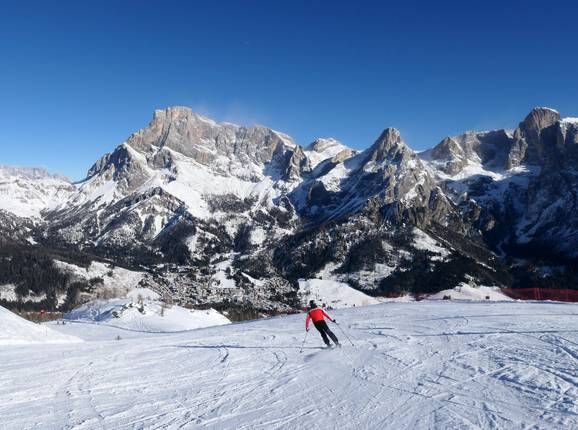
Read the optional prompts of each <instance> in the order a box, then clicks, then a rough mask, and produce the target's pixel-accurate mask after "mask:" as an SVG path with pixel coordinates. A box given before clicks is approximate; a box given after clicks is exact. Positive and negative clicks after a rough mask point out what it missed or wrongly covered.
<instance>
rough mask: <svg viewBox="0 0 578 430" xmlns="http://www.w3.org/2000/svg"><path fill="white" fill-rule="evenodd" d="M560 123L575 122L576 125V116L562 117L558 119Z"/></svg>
mask: <svg viewBox="0 0 578 430" xmlns="http://www.w3.org/2000/svg"><path fill="white" fill-rule="evenodd" d="M560 123H562V124H563V125H566V124H576V125H578V118H572V117H567V118H562V119H561V120H560Z"/></svg>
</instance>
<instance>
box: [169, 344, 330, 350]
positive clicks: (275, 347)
mask: <svg viewBox="0 0 578 430" xmlns="http://www.w3.org/2000/svg"><path fill="white" fill-rule="evenodd" d="M166 348H192V349H222V348H227V349H228V348H230V349H301V347H300V346H252V345H249V346H245V345H227V344H222V345H169V346H167V347H166ZM303 349H325V348H324V347H322V346H304V347H303Z"/></svg>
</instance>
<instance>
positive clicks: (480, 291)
mask: <svg viewBox="0 0 578 430" xmlns="http://www.w3.org/2000/svg"><path fill="white" fill-rule="evenodd" d="M446 296H449V297H451V299H452V300H492V301H512V299H511V298H510V297H508V296H506V295H505V294H504V293H502V290H500V288H499V287H487V286H483V285H482V286H472V285H468V284H466V283H462V284H460V285H458V286H457V287H455V288H453V289H449V290H443V291H440V292H438V293H436V294H432V295H430V296H429V297H428V299H430V300H442V299H443V298H444V297H446ZM486 297H489V299H486Z"/></svg>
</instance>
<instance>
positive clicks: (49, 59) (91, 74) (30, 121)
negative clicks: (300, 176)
mask: <svg viewBox="0 0 578 430" xmlns="http://www.w3.org/2000/svg"><path fill="white" fill-rule="evenodd" d="M577 14H578V6H576V5H574V4H573V2H570V1H568V2H556V1H550V2H544V1H524V2H522V1H510V2H505V1H501V2H494V1H459V2H442V1H440V2H431V1H427V2H426V1H423V2H412V1H403V2H401V1H400V2H391V3H389V2H339V1H327V2H322V1H315V0H309V1H287V2H281V1H251V0H244V1H240V0H239V1H220V2H219V1H214V2H200V1H198V2H197V1H184V0H183V1H162V2H161V1H147V0H139V1H136V0H135V1H128V0H127V1H98V2H96V1H94V2H89V1H74V2H67V1H55V2H45V1H42V2H33V1H22V2H9V3H8V2H4V4H3V7H2V13H1V14H0V40H1V41H2V42H1V43H0V164H16V165H35V166H43V167H46V168H48V169H50V170H53V171H57V172H61V173H64V174H66V175H68V176H69V177H71V178H73V179H81V178H82V177H84V175H85V173H86V171H87V170H88V168H89V167H90V165H91V164H92V163H93V162H94V161H95V160H96V159H97V158H98V157H100V156H101V155H102V154H104V153H105V152H107V151H110V150H112V149H113V148H114V147H115V146H116V145H118V144H119V143H121V142H122V141H123V140H124V139H126V137H127V136H128V135H129V134H130V133H131V132H133V131H135V130H137V129H139V128H142V127H143V126H145V125H146V124H147V123H148V121H149V120H150V118H151V116H152V112H153V110H154V109H156V108H163V107H166V106H170V105H187V106H191V107H192V108H193V109H195V110H197V111H199V112H201V113H203V114H206V115H208V116H210V117H212V118H214V119H216V120H219V121H223V120H227V121H233V122H238V123H242V124H247V125H251V124H253V123H260V124H264V125H267V126H270V127H272V128H275V129H277V130H280V131H283V132H286V133H288V134H290V135H291V136H293V137H294V138H295V139H296V140H297V142H298V143H300V144H303V145H305V144H308V143H309V142H310V141H312V140H313V139H314V138H315V137H318V136H322V137H327V136H332V137H336V138H338V139H340V140H342V141H343V142H344V143H345V144H347V145H349V146H351V147H354V148H365V147H367V146H368V145H370V144H371V143H373V141H374V140H375V138H376V137H377V136H378V135H379V133H380V132H381V130H382V129H383V128H385V127H388V126H394V127H397V128H399V129H400V130H401V132H402V135H403V136H404V138H405V140H406V141H407V142H408V144H409V145H410V146H412V147H413V148H416V149H424V148H426V147H430V146H432V145H434V144H436V143H437V142H439V140H441V139H442V138H443V137H444V136H446V135H451V134H457V133H459V132H462V131H465V130H471V129H488V128H500V127H509V128H513V127H515V126H516V124H517V123H518V122H519V121H520V120H522V119H523V117H524V116H525V115H526V114H527V113H528V112H529V110H530V109H531V108H532V107H534V106H551V107H555V108H557V109H558V110H560V112H561V113H562V115H563V116H578V83H577V82H578V55H576V53H577V52H578V36H577V34H578V33H577V31H576V21H575V20H576V16H577Z"/></svg>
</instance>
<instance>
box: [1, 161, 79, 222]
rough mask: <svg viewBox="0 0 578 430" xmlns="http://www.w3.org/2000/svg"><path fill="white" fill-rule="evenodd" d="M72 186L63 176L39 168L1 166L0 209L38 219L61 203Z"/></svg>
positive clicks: (69, 193) (68, 194)
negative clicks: (42, 213) (45, 211)
mask: <svg viewBox="0 0 578 430" xmlns="http://www.w3.org/2000/svg"><path fill="white" fill-rule="evenodd" d="M74 190H75V187H74V185H72V184H71V183H70V181H69V180H68V179H67V178H65V177H64V176H61V175H57V174H53V173H49V172H47V171H46V170H44V169H41V168H27V167H11V166H0V209H4V210H6V211H8V212H10V213H12V214H14V215H17V216H19V217H30V218H39V217H40V214H41V212H43V211H44V210H51V209H55V208H57V207H59V206H60V205H62V204H63V203H64V202H65V201H66V200H67V199H68V198H69V197H70V195H71V194H72V193H73V192H74Z"/></svg>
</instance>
